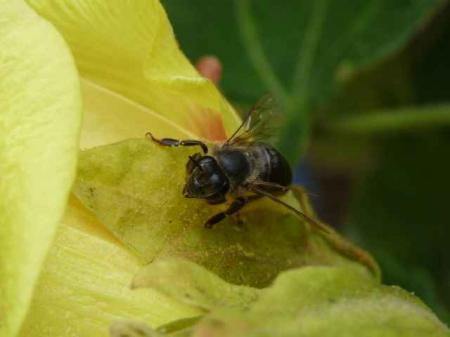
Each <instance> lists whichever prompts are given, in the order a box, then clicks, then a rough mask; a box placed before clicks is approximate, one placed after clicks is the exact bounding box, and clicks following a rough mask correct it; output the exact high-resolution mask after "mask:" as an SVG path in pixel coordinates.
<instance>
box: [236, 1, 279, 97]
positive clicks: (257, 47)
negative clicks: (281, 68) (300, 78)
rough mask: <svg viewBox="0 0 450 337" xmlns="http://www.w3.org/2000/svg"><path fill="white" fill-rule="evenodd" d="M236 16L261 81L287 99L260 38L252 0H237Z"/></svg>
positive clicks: (248, 52)
mask: <svg viewBox="0 0 450 337" xmlns="http://www.w3.org/2000/svg"><path fill="white" fill-rule="evenodd" d="M235 8H236V17H237V21H238V25H239V28H240V33H241V37H242V41H243V44H244V47H245V49H246V51H247V54H248V56H249V58H250V60H251V61H252V64H253V66H254V67H255V69H256V72H257V73H258V75H259V77H260V78H261V81H263V82H264V84H265V85H266V86H267V88H268V89H269V90H270V91H271V92H272V93H273V94H274V95H275V96H276V97H277V98H278V99H279V100H281V101H283V102H285V101H286V100H287V94H286V89H285V88H284V87H283V85H282V83H281V82H280V80H279V79H278V77H277V76H276V74H275V73H274V72H273V70H272V67H271V66H270V64H269V61H268V60H267V58H266V55H265V53H264V50H263V48H262V46H261V43H260V41H259V39H258V33H257V31H256V27H255V23H254V21H253V18H252V16H251V13H250V12H251V9H250V0H236V1H235Z"/></svg>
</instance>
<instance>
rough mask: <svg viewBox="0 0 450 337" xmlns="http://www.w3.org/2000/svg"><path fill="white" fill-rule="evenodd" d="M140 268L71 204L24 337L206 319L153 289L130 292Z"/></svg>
mask: <svg viewBox="0 0 450 337" xmlns="http://www.w3.org/2000/svg"><path fill="white" fill-rule="evenodd" d="M139 268H141V265H140V263H139V261H138V260H137V259H136V258H135V257H134V256H133V255H131V254H130V253H129V252H128V251H127V250H126V249H124V248H123V246H122V245H120V243H118V242H117V241H116V239H114V238H113V237H112V235H111V234H109V232H107V230H106V229H103V228H102V226H101V225H100V224H99V223H98V222H97V220H96V219H95V217H94V216H93V215H91V214H90V213H88V212H87V211H85V209H84V208H83V207H82V206H80V204H79V203H78V202H77V201H76V200H71V202H70V203H69V208H68V211H67V213H66V216H65V219H64V220H63V225H62V226H61V228H60V229H59V232H58V235H57V239H56V241H55V244H54V245H53V246H52V248H51V250H50V252H49V257H48V259H47V260H46V263H45V265H44V268H43V270H42V273H41V277H40V279H39V282H38V284H37V287H36V292H35V296H34V297H33V301H32V303H31V307H30V314H29V315H28V317H27V319H26V320H25V323H24V325H23V327H22V330H21V334H20V336H22V337H42V336H63V337H80V336H83V337H98V336H107V332H108V329H109V326H110V325H111V323H112V322H114V321H116V320H121V319H132V320H138V321H142V322H146V323H147V324H149V325H151V326H158V325H161V324H165V323H168V322H169V321H171V320H173V319H181V318H185V317H192V316H198V315H200V314H201V313H203V312H202V311H200V310H199V309H195V308H193V307H191V306H188V305H184V304H181V303H180V302H178V301H176V300H173V299H169V298H167V297H165V296H163V295H161V294H159V293H158V292H156V291H154V290H151V289H138V290H131V289H130V285H131V281H132V279H133V276H134V275H135V274H136V273H137V271H138V270H139Z"/></svg>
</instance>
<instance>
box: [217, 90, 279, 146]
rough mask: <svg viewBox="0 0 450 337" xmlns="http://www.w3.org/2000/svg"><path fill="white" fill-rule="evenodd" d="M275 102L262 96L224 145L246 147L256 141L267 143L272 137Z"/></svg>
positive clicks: (269, 96) (269, 97) (268, 95)
mask: <svg viewBox="0 0 450 337" xmlns="http://www.w3.org/2000/svg"><path fill="white" fill-rule="evenodd" d="M274 106H275V100H274V98H273V96H272V95H270V94H266V95H264V96H263V97H262V98H261V99H260V100H258V102H256V104H255V105H254V106H253V107H252V108H251V109H250V110H249V111H248V113H247V115H246V117H245V119H244V121H243V122H242V124H241V125H240V126H239V128H238V129H237V130H236V131H235V132H234V133H233V134H232V135H231V137H230V138H228V140H227V141H226V142H225V145H246V144H250V143H254V142H256V141H260V140H265V141H268V139H270V137H272V136H273V135H274V127H273V123H272V121H273V117H274V111H275V109H274Z"/></svg>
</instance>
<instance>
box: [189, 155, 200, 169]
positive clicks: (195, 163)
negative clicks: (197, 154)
mask: <svg viewBox="0 0 450 337" xmlns="http://www.w3.org/2000/svg"><path fill="white" fill-rule="evenodd" d="M189 160H190V161H192V162H193V163H194V165H195V166H196V167H198V168H199V169H200V171H202V172H203V167H201V165H200V163H199V162H198V161H197V160H196V159H195V158H194V157H192V156H189Z"/></svg>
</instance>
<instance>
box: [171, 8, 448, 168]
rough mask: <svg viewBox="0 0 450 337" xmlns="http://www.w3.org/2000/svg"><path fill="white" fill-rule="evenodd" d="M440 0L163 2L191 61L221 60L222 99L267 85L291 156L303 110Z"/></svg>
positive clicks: (389, 48)
mask: <svg viewBox="0 0 450 337" xmlns="http://www.w3.org/2000/svg"><path fill="white" fill-rule="evenodd" d="M442 3H443V1H441V0H434V1H429V0H419V1H414V2H411V1H408V0H401V1H386V0H371V1H364V0H352V1H350V2H348V1H347V2H345V3H342V2H341V1H335V0H319V1H289V2H283V3H279V2H276V1H250V0H242V1H241V0H239V1H235V2H234V3H233V5H231V4H230V2H222V3H215V4H214V5H211V4H210V3H209V2H208V1H205V0H195V1H194V2H192V1H190V2H189V3H186V2H180V1H174V0H164V5H165V7H166V8H167V10H168V13H169V16H170V17H171V20H172V22H173V24H174V28H175V31H176V33H177V37H178V38H179V40H180V43H181V46H182V47H183V49H184V50H185V51H186V53H187V54H188V55H189V56H190V57H191V59H196V58H198V57H199V56H201V55H203V54H208V53H213V54H216V55H218V56H219V58H220V59H221V60H222V62H223V64H224V69H225V71H224V78H223V82H222V84H223V87H224V89H225V91H226V92H227V93H228V94H229V95H230V96H232V97H234V98H236V99H240V100H246V101H249V100H256V98H257V97H258V96H260V95H261V94H262V92H264V91H265V90H270V91H272V92H273V93H274V94H275V95H276V96H277V97H278V99H279V100H280V102H281V105H282V106H283V108H284V110H285V112H286V120H285V122H284V127H283V128H282V129H281V132H280V135H281V138H280V145H281V150H282V151H283V152H284V153H285V154H286V155H287V156H288V157H289V158H290V159H291V160H292V161H295V160H297V159H298V157H299V150H300V148H301V147H303V148H304V147H305V145H306V141H307V139H308V136H309V132H310V128H311V126H310V124H311V117H310V113H311V112H312V111H314V110H316V109H317V108H318V107H319V106H321V105H323V104H324V103H326V101H327V99H328V98H329V97H330V94H331V93H332V92H333V91H334V90H335V89H336V88H338V87H340V86H341V85H342V83H343V82H344V81H345V80H346V79H347V78H349V77H350V76H351V75H352V74H353V73H355V72H357V71H358V70H360V69H362V68H365V67H367V66H369V65H370V64H373V63H374V62H377V61H379V60H381V59H383V58H385V57H386V56H387V55H389V54H392V53H393V52H395V51H397V50H399V49H400V48H401V47H403V46H404V45H405V44H406V43H407V41H409V40H410V39H411V37H412V36H413V35H414V34H415V32H416V31H417V30H418V29H420V28H421V27H422V26H423V25H424V23H425V22H426V21H427V20H428V19H429V18H430V17H431V15H432V14H434V13H435V11H436V10H437V8H439V6H440V5H441V4H442ZM224 41H227V43H224Z"/></svg>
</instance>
